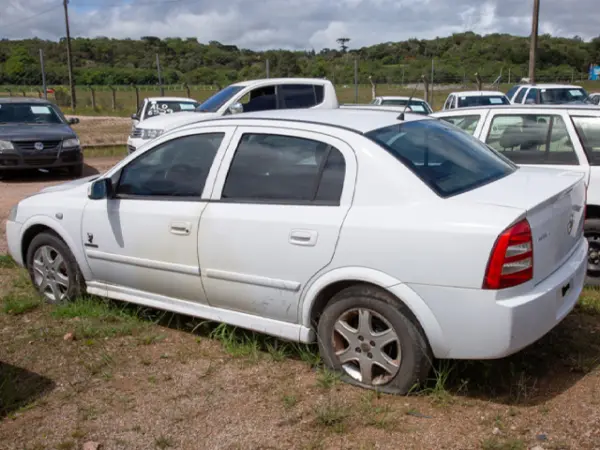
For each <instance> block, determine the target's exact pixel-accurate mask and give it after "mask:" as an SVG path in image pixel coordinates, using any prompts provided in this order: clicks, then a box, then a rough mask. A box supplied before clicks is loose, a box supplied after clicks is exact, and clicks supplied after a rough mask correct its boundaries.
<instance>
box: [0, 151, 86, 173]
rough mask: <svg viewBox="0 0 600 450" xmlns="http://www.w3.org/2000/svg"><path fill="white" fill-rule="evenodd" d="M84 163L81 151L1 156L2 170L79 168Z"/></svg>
mask: <svg viewBox="0 0 600 450" xmlns="http://www.w3.org/2000/svg"><path fill="white" fill-rule="evenodd" d="M82 163H83V154H82V153H81V149H80V148H78V149H74V150H63V151H60V152H52V153H50V154H44V153H43V152H40V153H39V154H27V155H23V154H21V153H2V154H0V170H23V169H54V168H61V167H70V166H77V165H79V164H82Z"/></svg>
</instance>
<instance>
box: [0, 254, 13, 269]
mask: <svg viewBox="0 0 600 450" xmlns="http://www.w3.org/2000/svg"><path fill="white" fill-rule="evenodd" d="M16 268H17V263H16V262H15V261H14V259H12V257H11V256H10V255H0V269H16Z"/></svg>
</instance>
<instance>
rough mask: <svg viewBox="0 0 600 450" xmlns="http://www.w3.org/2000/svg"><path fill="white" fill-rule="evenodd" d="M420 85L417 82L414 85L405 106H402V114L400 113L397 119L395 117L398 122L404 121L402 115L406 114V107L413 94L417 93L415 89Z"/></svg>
mask: <svg viewBox="0 0 600 450" xmlns="http://www.w3.org/2000/svg"><path fill="white" fill-rule="evenodd" d="M420 83H421V81H420V80H419V81H418V82H417V84H416V85H415V88H414V89H413V91H412V93H411V94H410V97H408V101H407V102H406V105H404V109H403V110H402V112H401V113H400V115H399V116H398V117H396V119H398V120H404V113H405V112H406V109H407V108H408V105H410V101H411V100H412V98H413V96H414V95H415V92H417V88H418V87H419V84H420Z"/></svg>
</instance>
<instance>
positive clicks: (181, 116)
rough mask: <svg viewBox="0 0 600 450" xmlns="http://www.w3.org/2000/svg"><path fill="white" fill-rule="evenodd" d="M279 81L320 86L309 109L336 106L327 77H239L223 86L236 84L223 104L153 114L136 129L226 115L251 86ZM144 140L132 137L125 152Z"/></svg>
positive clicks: (165, 127)
mask: <svg viewBox="0 0 600 450" xmlns="http://www.w3.org/2000/svg"><path fill="white" fill-rule="evenodd" d="M283 85H288V86H289V85H308V86H321V87H322V89H323V99H322V101H321V102H320V103H318V104H316V105H314V106H312V107H311V109H332V108H337V107H338V106H339V104H338V100H337V95H336V93H335V87H334V86H333V84H332V83H331V81H328V80H325V79H321V78H265V79H259V80H248V81H241V82H239V83H234V84H232V85H230V86H227V87H226V88H225V89H229V88H232V87H233V88H239V91H238V92H236V93H235V94H234V95H232V96H231V97H230V98H228V99H227V100H226V101H225V102H223V104H221V105H220V106H219V107H218V109H216V110H215V111H212V112H204V111H200V110H197V111H194V112H181V113H177V115H164V116H160V117H153V118H151V119H148V120H146V121H145V122H144V123H142V124H140V125H139V126H138V128H139V129H140V130H143V129H149V130H159V131H160V132H161V133H162V132H165V131H167V130H171V129H173V128H176V127H180V126H184V125H187V124H190V123H195V122H199V121H202V120H209V119H213V118H215V117H221V116H226V115H229V114H231V113H232V110H231V107H232V106H233V105H235V104H237V103H239V102H240V101H241V100H242V99H243V98H244V97H246V96H247V95H249V94H250V93H251V92H252V91H254V90H255V89H259V88H265V87H269V86H274V87H279V86H283ZM223 91H224V90H223ZM220 92H222V91H219V92H217V93H215V94H214V96H216V95H218V94H219V93H220ZM277 95H278V97H281V96H280V94H277ZM214 96H211V98H213V97H214ZM211 98H209V99H208V100H210V99H211ZM208 100H207V101H208ZM204 104H206V102H205V103H202V104H201V105H200V108H201V107H202V105H204ZM200 108H199V109H200ZM279 108H280V109H281V108H283V106H281V105H279ZM146 142H147V140H142V139H137V140H135V142H133V141H132V142H131V144H129V145H130V148H129V153H131V152H133V151H135V150H137V149H138V148H139V147H140V146H142V145H143V144H144V143H146Z"/></svg>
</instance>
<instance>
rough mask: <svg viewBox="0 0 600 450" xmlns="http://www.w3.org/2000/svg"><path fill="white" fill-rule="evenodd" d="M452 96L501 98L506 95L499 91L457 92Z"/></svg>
mask: <svg viewBox="0 0 600 450" xmlns="http://www.w3.org/2000/svg"><path fill="white" fill-rule="evenodd" d="M452 95H456V96H458V97H480V96H484V95H487V96H493V97H503V96H505V95H506V94H505V93H504V92H500V91H458V92H453V93H452Z"/></svg>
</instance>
